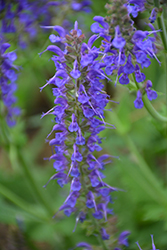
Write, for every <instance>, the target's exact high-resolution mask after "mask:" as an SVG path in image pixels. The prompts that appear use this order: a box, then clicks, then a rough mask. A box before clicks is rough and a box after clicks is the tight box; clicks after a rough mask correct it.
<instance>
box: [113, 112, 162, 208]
mask: <svg viewBox="0 0 167 250" xmlns="http://www.w3.org/2000/svg"><path fill="white" fill-rule="evenodd" d="M112 116H114V117H113V118H114V120H115V122H116V126H117V131H118V132H119V130H120V131H122V129H123V128H122V127H123V126H124V125H123V124H122V123H121V121H120V119H119V118H118V116H117V115H116V114H115V113H113V114H112ZM123 138H124V140H125V142H126V145H127V146H128V148H129V151H130V152H132V153H133V155H134V156H135V158H136V159H137V163H138V166H139V168H140V171H141V173H142V174H143V176H144V177H145V179H146V180H147V188H146V190H147V193H148V194H149V195H150V196H151V197H152V198H153V199H154V200H155V201H156V202H158V203H161V205H162V204H163V206H165V207H167V195H166V194H165V193H164V192H163V190H162V188H161V186H160V184H159V183H158V181H157V179H156V177H155V176H154V174H153V173H152V171H151V170H150V168H149V166H148V165H147V163H146V162H145V160H144V159H143V157H142V156H141V154H140V152H139V151H138V149H137V147H136V145H135V144H134V142H133V141H132V139H131V138H130V136H129V135H127V134H124V135H123Z"/></svg>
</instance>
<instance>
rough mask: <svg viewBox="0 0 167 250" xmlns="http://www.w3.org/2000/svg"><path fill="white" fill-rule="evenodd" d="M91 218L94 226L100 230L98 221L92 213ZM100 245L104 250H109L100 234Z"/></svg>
mask: <svg viewBox="0 0 167 250" xmlns="http://www.w3.org/2000/svg"><path fill="white" fill-rule="evenodd" d="M89 217H90V218H91V220H92V222H93V225H94V226H95V228H98V229H99V225H98V223H97V221H96V219H95V218H94V217H93V215H92V213H91V211H89ZM97 239H98V241H99V244H100V245H101V246H102V248H103V250H108V248H107V246H106V245H105V243H104V240H102V238H101V235H100V233H98V237H97Z"/></svg>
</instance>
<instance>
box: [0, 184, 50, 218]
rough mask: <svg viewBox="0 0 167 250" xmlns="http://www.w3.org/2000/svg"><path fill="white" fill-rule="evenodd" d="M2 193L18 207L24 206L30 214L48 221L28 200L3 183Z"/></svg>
mask: <svg viewBox="0 0 167 250" xmlns="http://www.w3.org/2000/svg"><path fill="white" fill-rule="evenodd" d="M0 193H1V195H3V196H4V197H5V198H7V199H8V200H10V201H11V202H13V203H14V204H15V205H17V206H18V207H20V208H22V209H23V210H24V211H26V212H28V213H29V214H32V215H33V216H35V217H37V218H38V219H40V220H42V221H47V218H46V217H44V216H42V215H40V213H39V212H35V210H34V208H32V207H31V206H30V205H29V204H28V203H27V202H25V201H23V200H22V199H21V198H20V197H18V196H17V195H16V194H14V193H13V192H11V191H10V190H9V189H7V188H6V187H4V186H3V185H2V184H0Z"/></svg>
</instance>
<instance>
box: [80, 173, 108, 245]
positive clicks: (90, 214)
mask: <svg viewBox="0 0 167 250" xmlns="http://www.w3.org/2000/svg"><path fill="white" fill-rule="evenodd" d="M80 171H81V176H83V175H84V173H83V171H82V168H80ZM81 183H82V186H83V187H84V189H85V190H86V192H87V193H88V190H87V187H86V185H85V182H84V180H83V178H81ZM89 217H90V219H91V220H92V222H93V225H94V227H95V228H96V229H97V231H98V236H97V239H98V241H99V244H100V245H101V246H102V248H103V250H108V248H107V246H106V245H105V243H104V240H103V239H102V237H101V234H100V228H99V224H98V223H97V221H96V219H95V218H94V217H93V215H92V213H91V211H90V210H89Z"/></svg>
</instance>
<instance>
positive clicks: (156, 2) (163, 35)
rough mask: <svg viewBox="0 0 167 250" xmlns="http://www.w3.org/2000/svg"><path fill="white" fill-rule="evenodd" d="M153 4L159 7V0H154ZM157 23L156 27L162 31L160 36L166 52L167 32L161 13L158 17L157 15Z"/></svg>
mask: <svg viewBox="0 0 167 250" xmlns="http://www.w3.org/2000/svg"><path fill="white" fill-rule="evenodd" d="M154 5H155V7H157V8H158V9H159V0H154ZM157 23H158V28H159V29H160V30H162V32H160V36H161V39H162V42H163V45H164V49H165V51H166V53H167V32H166V27H165V22H164V18H163V13H162V14H161V16H160V17H159V16H158V17H157Z"/></svg>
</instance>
